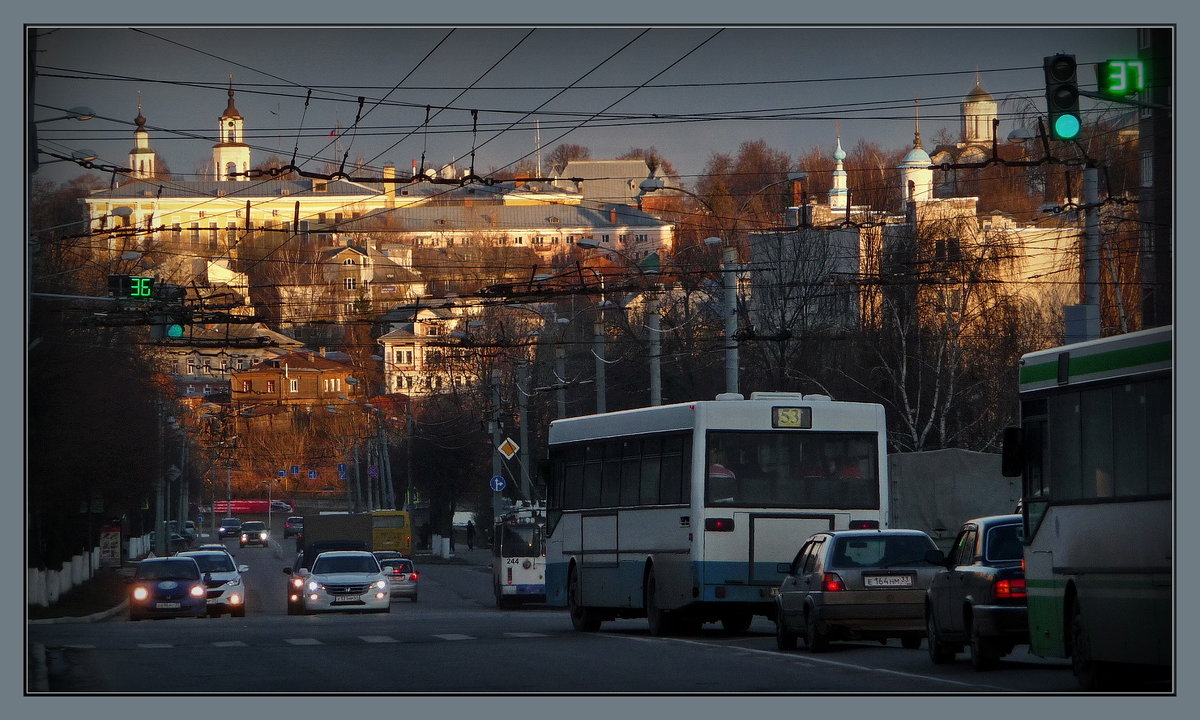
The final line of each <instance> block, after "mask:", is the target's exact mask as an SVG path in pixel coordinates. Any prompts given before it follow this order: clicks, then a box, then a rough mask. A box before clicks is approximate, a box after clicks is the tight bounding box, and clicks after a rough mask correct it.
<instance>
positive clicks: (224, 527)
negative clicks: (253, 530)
mask: <svg viewBox="0 0 1200 720" xmlns="http://www.w3.org/2000/svg"><path fill="white" fill-rule="evenodd" d="M241 532H242V521H241V520H240V519H238V518H235V517H227V518H225V519H224V520H222V521H221V526H220V527H219V528H217V538H219V539H221V540H224V539H225V538H227V537H237V536H238V534H239V533H241Z"/></svg>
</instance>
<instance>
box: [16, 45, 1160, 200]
mask: <svg viewBox="0 0 1200 720" xmlns="http://www.w3.org/2000/svg"><path fill="white" fill-rule="evenodd" d="M1057 52H1067V53H1072V54H1075V55H1076V58H1077V60H1078V62H1079V66H1080V71H1079V78H1080V84H1081V87H1084V88H1094V84H1095V76H1094V72H1093V71H1092V67H1091V65H1092V64H1093V63H1095V62H1098V61H1101V60H1105V59H1108V58H1121V57H1134V56H1136V32H1135V30H1134V29H1133V28H1132V27H1131V26H1101V27H1011V26H1008V27H1006V26H999V25H949V26H947V25H926V26H916V27H899V26H894V27H887V26H883V27H859V26H821V27H812V26H809V27H805V26H797V25H791V26H756V27H741V26H735V27H730V26H724V25H703V26H691V27H683V26H675V27H671V26H662V25H657V26H654V27H648V26H628V27H614V26H608V27H603V26H594V25H574V26H560V25H545V24H544V25H542V26H538V25H533V24H529V25H510V26H499V25H491V26H462V25H458V26H456V25H446V24H441V25H429V26H425V27H415V28H414V27H401V26H390V27H385V26H372V27H365V26H364V27H338V26H321V25H303V26H292V27H262V26H256V27H236V26H228V27H226V26H223V27H212V26H209V27H203V26H173V27H156V26H145V27H140V28H139V27H132V26H125V27H115V26H114V27H54V26H47V27H45V28H44V29H39V32H38V41H37V54H36V61H35V62H36V67H37V76H36V79H35V81H34V84H33V94H32V101H33V103H34V110H33V112H34V115H33V117H34V118H35V120H46V121H45V122H39V123H37V128H38V132H39V138H38V142H39V147H40V148H42V149H45V150H50V151H51V152H54V153H57V154H59V155H64V156H70V155H71V154H72V153H77V152H80V151H86V154H87V155H91V154H93V153H94V154H95V155H96V158H97V159H96V160H95V161H94V162H95V163H97V164H101V165H115V166H126V165H128V153H129V150H130V148H132V147H133V130H134V123H133V120H134V117H135V116H136V115H137V113H138V106H139V104H140V105H141V108H142V114H143V116H145V117H146V119H147V128H148V130H149V131H150V145H151V147H152V148H153V149H154V150H155V151H156V152H157V153H158V157H159V159H160V162H165V163H166V165H167V167H169V169H170V170H171V171H172V172H173V173H174V174H175V175H176V177H178V178H180V179H194V178H196V177H198V175H197V173H199V172H201V171H202V170H203V169H204V168H205V165H206V163H210V162H211V155H212V145H213V144H214V143H215V142H216V130H217V121H218V117H219V116H220V115H221V113H222V112H223V111H224V110H225V107H226V101H227V91H228V89H229V88H230V86H231V83H232V88H233V89H234V91H235V93H236V95H235V102H236V106H237V109H238V110H239V111H240V113H241V114H242V115H243V116H244V118H245V128H246V137H247V142H248V143H249V144H250V145H251V146H252V161H253V162H258V161H261V160H264V159H266V158H268V157H270V156H273V155H274V156H278V157H280V158H282V159H284V160H285V161H289V160H291V159H292V158H293V156H294V157H295V158H296V161H297V162H296V164H298V165H300V166H301V167H302V168H303V169H305V170H312V171H318V172H319V171H321V170H322V169H324V167H325V166H326V164H327V163H334V164H335V165H336V164H340V163H341V162H342V160H343V159H345V160H346V162H347V164H348V166H351V167H352V166H353V163H355V162H356V161H365V162H366V163H367V164H368V165H371V166H373V167H374V168H378V167H380V166H382V165H384V164H393V165H395V166H396V167H397V169H398V170H399V172H400V173H401V174H402V175H403V174H404V173H405V172H406V171H409V170H411V168H412V165H413V163H420V161H421V159H422V158H424V166H425V167H431V168H440V167H442V166H443V165H446V164H454V165H456V166H457V167H458V168H459V169H460V171H461V170H463V169H469V168H472V167H473V168H474V169H475V171H476V173H477V174H479V175H486V174H487V173H488V172H489V171H492V170H497V169H503V168H508V167H511V166H512V165H513V164H514V163H516V162H518V161H520V160H522V159H525V160H526V161H529V162H534V163H535V164H536V163H537V161H538V160H539V158H544V157H545V156H547V155H548V154H549V153H550V151H551V150H553V148H554V147H556V146H557V145H558V144H560V143H572V144H576V145H582V146H584V147H587V148H588V149H589V150H590V151H591V154H592V157H593V158H597V159H601V158H613V157H616V156H618V155H620V154H621V153H624V152H626V151H628V150H629V149H630V148H634V147H639V148H648V147H654V148H655V149H657V150H658V152H659V154H661V155H662V156H663V157H665V158H666V159H667V160H668V161H669V162H670V163H671V164H672V165H673V166H674V167H675V168H676V169H677V170H678V171H679V173H680V174H681V175H682V181H683V182H684V183H685V184H686V183H689V182H691V181H692V180H694V178H695V176H696V175H697V174H699V173H701V172H702V171H703V169H704V167H705V164H706V163H707V161H708V160H709V158H710V157H711V156H712V154H713V153H727V154H736V152H737V149H738V146H739V145H740V144H741V143H743V142H747V141H754V140H760V139H761V140H764V141H765V142H766V143H767V144H768V145H769V146H771V147H772V148H774V149H776V150H780V151H783V152H786V153H788V154H789V155H792V156H798V155H801V154H803V153H804V152H806V151H808V150H810V149H811V148H813V147H820V148H824V149H826V150H827V151H828V152H832V151H833V148H834V144H835V142H836V139H837V137H838V135H839V134H840V137H841V142H842V146H843V147H844V148H846V149H850V148H852V147H853V146H854V145H855V144H856V143H858V142H859V141H867V142H872V143H875V144H877V145H879V146H881V147H882V148H883V149H884V150H887V151H893V150H904V149H907V148H909V147H911V145H912V142H913V131H914V125H915V116H916V114H917V112H918V106H919V115H920V129H921V134H922V137H923V138H924V145H925V147H926V148H929V147H932V142H931V141H932V139H933V138H934V137H935V136H936V134H937V133H938V131H939V130H940V129H942V128H945V129H948V130H949V131H950V132H951V133H952V134H953V136H954V137H955V138H956V139H957V137H958V136H959V104H960V102H961V100H962V98H963V97H964V96H965V95H966V94H967V93H968V92H970V91H971V90H972V89H973V88H974V87H975V83H976V81H977V80H978V82H980V83H981V85H982V87H983V88H984V89H985V90H987V91H988V92H989V93H990V94H991V95H992V96H993V97H994V98H995V99H996V100H997V101H998V102H999V103H1000V113H1001V126H1000V136H1001V138H1002V139H1003V138H1005V137H1007V133H1008V132H1009V131H1010V130H1011V129H1013V128H1014V127H1015V126H1016V123H1017V118H1018V117H1031V116H1032V115H1035V114H1037V113H1044V107H1045V100H1044V91H1043V89H1044V78H1043V71H1042V60H1043V58H1044V57H1045V56H1047V55H1052V54H1054V53H1057ZM360 98H362V102H361V104H360V101H359V99H360ZM78 106H85V107H89V108H91V109H92V110H94V111H95V114H96V117H95V118H93V119H91V120H88V121H84V122H80V121H78V120H73V119H57V120H51V119H50V118H59V117H61V116H62V115H64V114H66V112H65V111H67V110H69V109H70V108H75V107H78ZM1089 108H1091V111H1090V113H1091V114H1090V116H1097V115H1106V116H1110V117H1111V116H1112V115H1114V114H1119V113H1123V112H1128V110H1130V108H1129V107H1128V106H1120V105H1115V104H1112V103H1105V104H1103V105H1099V106H1097V105H1096V104H1095V103H1093V102H1092V101H1089V100H1085V101H1084V110H1085V112H1088V111H1089ZM427 118H428V120H427ZM539 148H540V151H539ZM51 159H52V158H51V157H50V156H46V155H41V160H42V161H46V160H51ZM542 169H543V172H544V173H549V171H550V170H549V166H548V163H545V162H543V163H542ZM81 170H82V169H81V168H79V167H77V166H75V165H74V164H72V163H68V162H57V163H54V162H52V163H50V164H48V165H46V166H45V167H44V168H43V169H42V170H39V172H38V173H37V175H36V177H39V178H43V177H44V178H47V179H50V180H53V181H62V180H63V179H66V178H70V177H74V176H75V175H78V174H79V172H80V171H81ZM375 174H377V173H375Z"/></svg>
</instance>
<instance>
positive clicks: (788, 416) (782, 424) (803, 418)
mask: <svg viewBox="0 0 1200 720" xmlns="http://www.w3.org/2000/svg"><path fill="white" fill-rule="evenodd" d="M771 427H773V428H787V429H807V428H811V427H812V408H810V407H773V408H771Z"/></svg>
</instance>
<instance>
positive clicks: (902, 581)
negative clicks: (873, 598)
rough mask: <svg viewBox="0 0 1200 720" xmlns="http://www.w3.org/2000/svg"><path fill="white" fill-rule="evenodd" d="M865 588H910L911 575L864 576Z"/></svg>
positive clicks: (911, 582)
mask: <svg viewBox="0 0 1200 720" xmlns="http://www.w3.org/2000/svg"><path fill="white" fill-rule="evenodd" d="M863 585H865V586H866V587H912V585H913V577H912V575H866V576H864V577H863Z"/></svg>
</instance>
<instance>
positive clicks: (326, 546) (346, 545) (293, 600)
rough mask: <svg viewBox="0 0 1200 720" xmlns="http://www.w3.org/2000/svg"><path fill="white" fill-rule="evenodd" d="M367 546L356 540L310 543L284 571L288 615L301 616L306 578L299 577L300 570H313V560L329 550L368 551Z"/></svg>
mask: <svg viewBox="0 0 1200 720" xmlns="http://www.w3.org/2000/svg"><path fill="white" fill-rule="evenodd" d="M367 549H368V548H367V544H366V543H363V542H357V541H354V540H329V541H326V542H315V543H310V544H309V545H308V546H307V547H305V548H304V549H303V550H301V551H300V552H299V553H298V554H297V555H296V561H295V562H294V563H292V565H291V566H290V567H285V568H284V569H283V574H284V575H287V576H288V580H287V612H288V615H301V614H303V613H302V610H303V607H304V605H303V602H304V601H303V600H301V598H300V595H301V593H303V592H304V578H303V577H302V576H301V575H298V574H297V572H298V571H299V570H300V568H306V569H308V570H311V569H312V564H313V560H315V559H316V558H317V556H318V555H320V554H321V553H323V552H325V551H327V550H367Z"/></svg>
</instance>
